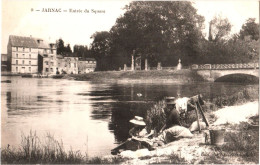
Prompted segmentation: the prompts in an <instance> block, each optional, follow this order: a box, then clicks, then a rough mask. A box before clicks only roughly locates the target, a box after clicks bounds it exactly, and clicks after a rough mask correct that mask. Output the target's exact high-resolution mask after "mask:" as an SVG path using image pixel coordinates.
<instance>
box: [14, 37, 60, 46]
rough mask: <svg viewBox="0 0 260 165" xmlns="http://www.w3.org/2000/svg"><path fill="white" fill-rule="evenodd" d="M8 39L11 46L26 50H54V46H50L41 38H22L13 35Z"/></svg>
mask: <svg viewBox="0 0 260 165" xmlns="http://www.w3.org/2000/svg"><path fill="white" fill-rule="evenodd" d="M9 38H10V42H11V45H12V46H17V47H27V48H42V49H49V48H52V49H56V46H55V44H50V43H48V42H46V41H45V40H43V39H41V38H33V37H23V36H14V35H10V36H9ZM51 45H52V46H51Z"/></svg>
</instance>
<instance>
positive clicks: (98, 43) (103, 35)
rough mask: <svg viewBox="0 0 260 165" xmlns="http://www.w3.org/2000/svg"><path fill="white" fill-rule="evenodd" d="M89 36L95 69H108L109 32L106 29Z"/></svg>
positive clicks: (109, 60)
mask: <svg viewBox="0 0 260 165" xmlns="http://www.w3.org/2000/svg"><path fill="white" fill-rule="evenodd" d="M91 38H92V39H93V42H92V43H91V54H93V56H94V58H95V59H96V60H97V70H107V69H109V66H111V65H110V63H111V59H110V58H109V55H110V47H111V46H110V33H109V32H107V31H102V32H96V33H94V34H93V35H92V36H91Z"/></svg>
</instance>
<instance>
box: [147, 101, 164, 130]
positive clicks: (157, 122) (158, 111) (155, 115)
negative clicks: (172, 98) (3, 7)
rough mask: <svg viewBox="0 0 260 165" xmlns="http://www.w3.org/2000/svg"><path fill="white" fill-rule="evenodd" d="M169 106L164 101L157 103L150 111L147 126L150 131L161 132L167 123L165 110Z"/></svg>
mask: <svg viewBox="0 0 260 165" xmlns="http://www.w3.org/2000/svg"><path fill="white" fill-rule="evenodd" d="M166 107H167V104H166V102H165V101H164V100H162V101H159V102H158V103H156V104H155V105H154V106H153V107H152V108H151V109H150V110H148V111H147V116H146V125H147V129H148V131H150V130H155V131H157V132H159V131H160V130H161V128H162V127H163V125H164V124H165V121H166V116H165V112H164V110H166Z"/></svg>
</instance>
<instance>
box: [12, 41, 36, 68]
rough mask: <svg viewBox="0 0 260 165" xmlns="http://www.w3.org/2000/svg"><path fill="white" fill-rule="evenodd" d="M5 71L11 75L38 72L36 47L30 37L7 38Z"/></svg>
mask: <svg viewBox="0 0 260 165" xmlns="http://www.w3.org/2000/svg"><path fill="white" fill-rule="evenodd" d="M7 69H8V71H11V72H12V73H37V72H38V47H37V43H36V41H35V40H34V39H33V38H32V37H20V36H9V42H8V45H7Z"/></svg>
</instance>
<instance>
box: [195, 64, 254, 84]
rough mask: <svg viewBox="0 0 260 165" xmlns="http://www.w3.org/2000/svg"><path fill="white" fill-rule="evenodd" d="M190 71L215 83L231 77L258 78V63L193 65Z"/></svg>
mask: <svg viewBox="0 0 260 165" xmlns="http://www.w3.org/2000/svg"><path fill="white" fill-rule="evenodd" d="M191 69H192V70H196V71H197V73H198V74H199V75H201V76H202V77H203V78H204V79H206V80H208V81H217V80H218V79H219V78H221V77H224V76H231V75H249V76H254V77H258V78H259V64H258V63H243V64H203V65H197V64H193V65H192V66H191Z"/></svg>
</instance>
